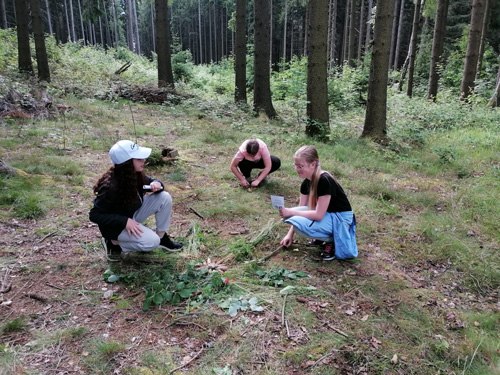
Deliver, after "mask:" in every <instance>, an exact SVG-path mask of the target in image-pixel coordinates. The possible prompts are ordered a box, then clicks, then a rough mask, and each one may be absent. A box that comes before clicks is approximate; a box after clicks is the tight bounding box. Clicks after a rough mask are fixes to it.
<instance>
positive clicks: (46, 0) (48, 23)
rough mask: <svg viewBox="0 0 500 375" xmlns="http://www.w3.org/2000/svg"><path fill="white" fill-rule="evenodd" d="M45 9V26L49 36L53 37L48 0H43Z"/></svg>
mask: <svg viewBox="0 0 500 375" xmlns="http://www.w3.org/2000/svg"><path fill="white" fill-rule="evenodd" d="M2 2H3V0H2ZM45 9H46V10H47V25H48V26H49V34H50V35H54V29H53V28H52V16H51V14H50V6H49V0H45Z"/></svg>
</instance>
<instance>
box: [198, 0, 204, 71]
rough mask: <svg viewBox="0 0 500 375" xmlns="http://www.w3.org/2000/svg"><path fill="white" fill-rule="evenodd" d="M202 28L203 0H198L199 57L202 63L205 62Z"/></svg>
mask: <svg viewBox="0 0 500 375" xmlns="http://www.w3.org/2000/svg"><path fill="white" fill-rule="evenodd" d="M201 34H202V30H201V0H198V42H199V49H200V53H199V59H200V64H203V40H202V35H201Z"/></svg>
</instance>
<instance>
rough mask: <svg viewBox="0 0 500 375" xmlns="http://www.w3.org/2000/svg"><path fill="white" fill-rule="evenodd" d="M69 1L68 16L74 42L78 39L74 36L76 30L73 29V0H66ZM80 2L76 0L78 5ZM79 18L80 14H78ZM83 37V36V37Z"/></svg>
mask: <svg viewBox="0 0 500 375" xmlns="http://www.w3.org/2000/svg"><path fill="white" fill-rule="evenodd" d="M68 3H69V17H70V26H71V37H72V39H73V42H76V41H77V40H78V39H77V37H76V31H75V13H73V0H68ZM79 4H80V1H78V5H79ZM80 18H81V14H80ZM83 39H85V38H83Z"/></svg>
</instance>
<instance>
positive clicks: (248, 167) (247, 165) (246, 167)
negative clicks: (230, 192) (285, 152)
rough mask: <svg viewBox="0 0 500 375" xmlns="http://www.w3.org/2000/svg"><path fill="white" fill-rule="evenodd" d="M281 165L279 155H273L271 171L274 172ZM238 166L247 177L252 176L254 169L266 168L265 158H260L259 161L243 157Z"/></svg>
mask: <svg viewBox="0 0 500 375" xmlns="http://www.w3.org/2000/svg"><path fill="white" fill-rule="evenodd" d="M280 167H281V160H280V159H279V158H278V157H277V156H273V155H271V170H270V171H269V173H273V172H274V171H276V170H278V169H279V168H280ZM238 168H239V169H240V172H241V173H242V174H243V176H244V177H245V178H250V173H251V172H252V169H254V168H255V169H264V168H265V166H264V160H262V159H260V160H259V161H250V160H247V159H243V160H242V161H240V163H239V164H238Z"/></svg>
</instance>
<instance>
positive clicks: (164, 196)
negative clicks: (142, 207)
mask: <svg viewBox="0 0 500 375" xmlns="http://www.w3.org/2000/svg"><path fill="white" fill-rule="evenodd" d="M159 194H160V199H161V201H162V203H163V204H164V205H167V206H171V205H172V196H171V195H170V193H168V192H166V191H165V190H164V191H162V192H161V193H159Z"/></svg>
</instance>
